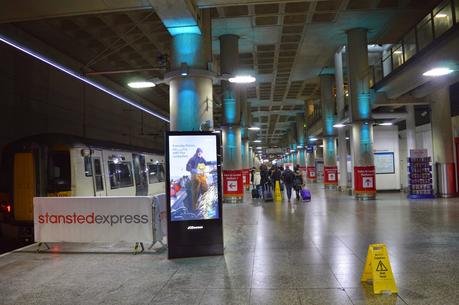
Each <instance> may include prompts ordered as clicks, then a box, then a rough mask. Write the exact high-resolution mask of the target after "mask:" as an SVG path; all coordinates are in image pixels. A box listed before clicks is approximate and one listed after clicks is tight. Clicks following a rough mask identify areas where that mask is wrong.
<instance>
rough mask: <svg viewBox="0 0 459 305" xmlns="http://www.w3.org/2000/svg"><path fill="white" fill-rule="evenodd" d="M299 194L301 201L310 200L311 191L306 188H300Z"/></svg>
mask: <svg viewBox="0 0 459 305" xmlns="http://www.w3.org/2000/svg"><path fill="white" fill-rule="evenodd" d="M300 196H301V199H302V200H303V201H311V192H310V191H309V190H308V189H307V188H303V189H301V190H300Z"/></svg>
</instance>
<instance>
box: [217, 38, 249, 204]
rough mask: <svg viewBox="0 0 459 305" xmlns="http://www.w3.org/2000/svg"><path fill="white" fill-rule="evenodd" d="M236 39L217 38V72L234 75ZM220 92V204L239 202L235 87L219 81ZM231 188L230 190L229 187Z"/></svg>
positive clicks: (238, 121)
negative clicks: (221, 190) (221, 115)
mask: <svg viewBox="0 0 459 305" xmlns="http://www.w3.org/2000/svg"><path fill="white" fill-rule="evenodd" d="M238 41H239V37H238V36H236V35H222V36H220V68H221V73H222V74H230V75H232V74H235V73H236V72H237V68H238V66H239V45H238ZM221 85H222V90H223V120H222V121H223V124H222V144H223V201H224V202H242V198H243V196H244V193H243V189H244V188H243V176H242V175H243V172H242V151H241V146H242V140H241V139H242V138H241V127H240V124H241V105H240V97H239V92H238V90H237V88H236V85H235V84H232V83H230V82H229V81H225V80H224V81H222V83H221ZM230 185H232V186H233V187H230Z"/></svg>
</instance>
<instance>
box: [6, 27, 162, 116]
mask: <svg viewBox="0 0 459 305" xmlns="http://www.w3.org/2000/svg"><path fill="white" fill-rule="evenodd" d="M0 41H1V42H3V43H6V44H7V45H9V46H11V47H13V48H15V49H17V50H19V51H21V52H24V53H26V54H28V55H30V56H32V57H34V58H36V59H38V60H40V61H42V62H44V63H47V64H48V65H50V66H52V67H54V68H56V69H58V70H60V71H62V72H64V73H66V74H68V75H70V76H73V77H75V78H76V79H79V80H80V81H82V82H84V83H86V84H88V85H91V86H93V87H94V88H97V89H99V90H101V91H103V92H105V93H107V94H109V95H111V96H113V97H114V98H117V99H119V100H121V101H123V102H125V103H126V104H129V105H131V106H132V107H135V108H137V109H139V110H142V111H144V112H146V113H148V114H151V115H152V116H155V117H157V118H158V119H160V120H163V121H165V122H167V123H170V121H169V119H168V118H166V117H165V116H162V115H160V114H159V113H156V112H154V111H152V110H150V109H148V108H145V107H144V106H142V105H140V104H137V103H136V102H134V101H131V100H130V99H128V98H125V97H124V96H122V95H119V94H118V93H116V92H114V91H112V90H110V89H108V88H106V87H105V86H103V85H101V84H98V83H97V82H95V81H92V80H90V79H88V78H86V77H84V76H81V75H79V74H77V73H76V72H74V71H72V70H71V69H69V68H66V67H64V66H61V65H60V64H58V63H56V62H54V61H52V60H50V59H48V58H46V57H44V56H42V55H40V54H39V53H36V52H34V51H32V50H29V49H28V48H26V47H23V46H21V45H19V44H18V43H16V42H14V41H12V40H10V39H9V38H8V37H6V36H3V35H0Z"/></svg>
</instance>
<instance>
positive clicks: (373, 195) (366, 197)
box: [354, 192, 376, 201]
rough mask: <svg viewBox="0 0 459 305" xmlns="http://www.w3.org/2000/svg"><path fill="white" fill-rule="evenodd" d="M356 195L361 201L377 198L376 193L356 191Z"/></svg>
mask: <svg viewBox="0 0 459 305" xmlns="http://www.w3.org/2000/svg"><path fill="white" fill-rule="evenodd" d="M354 197H355V199H357V200H361V201H366V200H375V199H376V193H355V192H354Z"/></svg>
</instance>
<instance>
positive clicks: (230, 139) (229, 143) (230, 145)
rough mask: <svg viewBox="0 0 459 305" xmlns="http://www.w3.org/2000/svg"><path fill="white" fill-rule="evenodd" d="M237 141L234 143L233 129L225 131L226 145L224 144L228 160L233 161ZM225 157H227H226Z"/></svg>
mask: <svg viewBox="0 0 459 305" xmlns="http://www.w3.org/2000/svg"><path fill="white" fill-rule="evenodd" d="M236 144H237V141H236V132H235V129H234V128H228V129H227V130H226V143H225V149H227V151H228V152H229V154H228V155H229V158H230V160H235V159H236V158H235V153H236V148H237V145H236ZM228 155H227V156H228Z"/></svg>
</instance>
